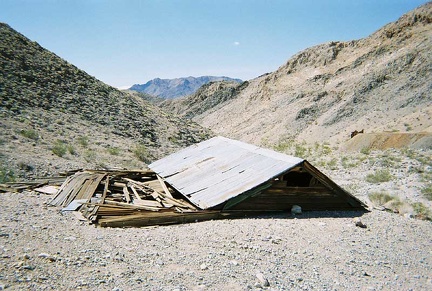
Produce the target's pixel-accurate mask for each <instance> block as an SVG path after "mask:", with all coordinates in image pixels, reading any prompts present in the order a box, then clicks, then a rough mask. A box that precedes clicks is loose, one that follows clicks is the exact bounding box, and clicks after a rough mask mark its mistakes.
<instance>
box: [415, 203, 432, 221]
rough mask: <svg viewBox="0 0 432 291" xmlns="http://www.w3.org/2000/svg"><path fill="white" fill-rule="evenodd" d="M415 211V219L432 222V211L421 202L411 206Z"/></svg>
mask: <svg viewBox="0 0 432 291" xmlns="http://www.w3.org/2000/svg"><path fill="white" fill-rule="evenodd" d="M411 206H412V207H413V209H414V212H415V217H416V218H418V219H423V220H432V211H431V210H430V209H429V208H428V207H427V206H425V205H424V204H423V203H421V202H415V203H413V204H411Z"/></svg>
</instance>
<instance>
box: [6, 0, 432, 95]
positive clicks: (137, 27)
mask: <svg viewBox="0 0 432 291" xmlns="http://www.w3.org/2000/svg"><path fill="white" fill-rule="evenodd" d="M426 2H427V1H426V0H423V1H421V0H327V1H324V0H301V1H300V0H299V1H290V0H285V1H283V0H217V1H216V0H215V1H211V0H193V1H192V0H147V1H145V0H141V1H138V0H0V22H5V23H7V24H9V25H10V26H11V27H12V28H14V29H15V30H17V31H18V32H20V33H22V34H24V35H25V36H26V37H28V38H30V39H31V40H33V41H36V42H38V43H39V44H40V45H41V46H43V47H44V48H46V49H48V50H50V51H52V52H54V53H56V54H57V55H59V56H60V57H62V58H63V59H65V60H67V61H68V62H70V63H72V64H74V65H76V66H77V67H79V68H80V69H83V70H84V71H86V72H87V73H89V74H90V75H92V76H95V77H96V78H98V79H100V80H102V81H104V82H105V83H107V84H110V85H112V86H115V87H125V86H131V85H133V84H137V83H138V84H142V83H145V82H147V81H149V80H151V79H153V78H157V77H159V78H163V79H165V78H178V77H187V76H195V77H198V76H203V75H213V76H229V77H233V78H240V79H243V80H249V79H252V78H255V77H257V76H259V75H262V74H264V73H268V72H272V71H275V70H276V69H277V68H278V67H279V66H281V65H282V64H284V63H285V62H286V61H287V60H288V59H289V58H290V57H291V56H292V55H294V54H295V53H297V52H299V51H301V50H303V49H305V48H307V47H310V46H313V45H317V44H320V43H323V42H328V41H347V40H353V39H359V38H363V37H366V36H368V35H369V34H371V33H373V32H374V31H376V30H377V29H379V28H380V27H382V26H383V25H385V24H387V23H389V22H392V21H395V20H397V19H398V18H399V17H400V16H401V15H403V14H404V13H406V12H408V11H410V10H412V9H414V8H416V7H417V6H419V5H421V4H424V3H426Z"/></svg>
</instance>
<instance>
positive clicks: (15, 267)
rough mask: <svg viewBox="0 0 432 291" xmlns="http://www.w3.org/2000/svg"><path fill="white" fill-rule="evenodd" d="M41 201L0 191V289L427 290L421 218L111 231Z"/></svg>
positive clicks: (336, 215) (430, 262)
mask: <svg viewBox="0 0 432 291" xmlns="http://www.w3.org/2000/svg"><path fill="white" fill-rule="evenodd" d="M47 200H49V197H48V196H45V195H44V194H41V195H37V194H32V193H6V194H1V195H0V206H1V209H2V215H1V220H0V224H1V225H0V226H1V229H0V262H1V263H0V288H1V289H7V290H71V289H83V290H96V289H97V290H227V289H230V290H262V289H264V290H431V288H432V276H431V272H430V270H431V266H432V256H431V251H432V248H431V246H432V227H431V223H430V222H428V221H422V220H415V219H410V218H406V217H404V216H400V215H395V214H392V213H388V212H383V211H377V210H374V211H372V212H369V213H366V214H363V215H362V213H359V212H309V213H306V214H303V215H301V216H297V217H293V216H291V214H289V213H285V214H280V215H277V216H267V217H259V218H248V219H237V220H219V221H207V222H199V223H192V224H185V225H174V226H165V227H151V228H128V229H112V228H96V227H93V226H90V225H87V224H86V223H84V222H80V221H78V220H77V219H76V217H75V216H73V215H71V214H65V215H61V214H60V213H59V212H58V211H56V209H55V208H51V207H47V206H46V205H45V202H46V201H47ZM356 216H361V218H360V219H361V220H362V222H363V223H365V224H366V225H367V228H360V227H356V226H355V225H354V223H353V217H356ZM259 273H260V274H262V275H263V276H264V278H265V280H267V281H268V285H269V286H265V285H267V282H266V281H260V279H259V278H258V276H257V274H259Z"/></svg>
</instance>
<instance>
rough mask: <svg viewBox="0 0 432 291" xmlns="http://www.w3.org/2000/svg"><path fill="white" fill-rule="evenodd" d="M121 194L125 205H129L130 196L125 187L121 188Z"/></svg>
mask: <svg viewBox="0 0 432 291" xmlns="http://www.w3.org/2000/svg"><path fill="white" fill-rule="evenodd" d="M123 194H124V197H125V199H126V203H130V202H131V197H130V194H129V191H128V189H127V186H126V185H125V186H124V187H123Z"/></svg>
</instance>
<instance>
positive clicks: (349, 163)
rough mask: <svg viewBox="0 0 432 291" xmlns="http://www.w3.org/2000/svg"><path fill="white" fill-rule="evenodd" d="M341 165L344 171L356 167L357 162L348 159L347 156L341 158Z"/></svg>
mask: <svg viewBox="0 0 432 291" xmlns="http://www.w3.org/2000/svg"><path fill="white" fill-rule="evenodd" d="M341 163H342V167H344V168H345V169H348V168H353V167H357V166H358V165H359V161H357V160H353V159H350V158H348V157H347V156H344V157H342V158H341Z"/></svg>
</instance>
